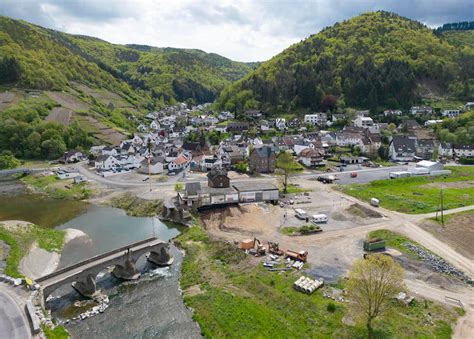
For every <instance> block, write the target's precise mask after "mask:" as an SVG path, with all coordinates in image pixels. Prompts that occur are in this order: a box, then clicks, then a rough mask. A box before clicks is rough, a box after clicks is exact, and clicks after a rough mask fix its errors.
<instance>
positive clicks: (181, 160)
mask: <svg viewBox="0 0 474 339" xmlns="http://www.w3.org/2000/svg"><path fill="white" fill-rule="evenodd" d="M187 162H188V158H186V157H185V156H184V154H180V155H179V156H178V157H177V158H176V159H174V163H175V164H176V165H183V164H185V163H187Z"/></svg>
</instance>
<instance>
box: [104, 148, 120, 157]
mask: <svg viewBox="0 0 474 339" xmlns="http://www.w3.org/2000/svg"><path fill="white" fill-rule="evenodd" d="M102 155H113V156H116V155H118V152H117V150H116V149H115V148H113V147H110V146H106V147H104V148H102Z"/></svg>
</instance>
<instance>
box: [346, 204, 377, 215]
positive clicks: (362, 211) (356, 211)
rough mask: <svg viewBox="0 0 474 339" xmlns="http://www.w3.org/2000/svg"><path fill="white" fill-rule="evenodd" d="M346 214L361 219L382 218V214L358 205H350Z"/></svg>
mask: <svg viewBox="0 0 474 339" xmlns="http://www.w3.org/2000/svg"><path fill="white" fill-rule="evenodd" d="M346 212H348V213H350V214H352V215H355V216H357V217H361V218H382V214H380V213H379V212H376V211H374V210H372V209H370V208H367V207H365V206H362V205H360V204H352V205H351V206H350V207H349V208H347V209H346Z"/></svg>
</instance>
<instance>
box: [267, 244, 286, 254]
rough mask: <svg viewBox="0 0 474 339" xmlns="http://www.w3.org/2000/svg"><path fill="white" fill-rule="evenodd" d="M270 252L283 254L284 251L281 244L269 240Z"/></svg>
mask: <svg viewBox="0 0 474 339" xmlns="http://www.w3.org/2000/svg"><path fill="white" fill-rule="evenodd" d="M268 252H269V253H271V254H275V255H279V256H282V255H283V254H284V253H283V251H282V250H281V249H280V247H279V244H278V243H277V242H271V241H269V242H268Z"/></svg>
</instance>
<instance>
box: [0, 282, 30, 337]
mask: <svg viewBox="0 0 474 339" xmlns="http://www.w3.org/2000/svg"><path fill="white" fill-rule="evenodd" d="M0 284H1V283H0ZM7 288H9V287H8V286H0V338H9V339H25V338H31V335H30V328H29V324H28V320H27V319H26V314H25V312H23V310H22V309H21V307H20V305H18V304H17V302H15V300H14V299H13V297H12V296H11V295H10V294H9V293H8V292H7V291H6V289H7Z"/></svg>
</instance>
